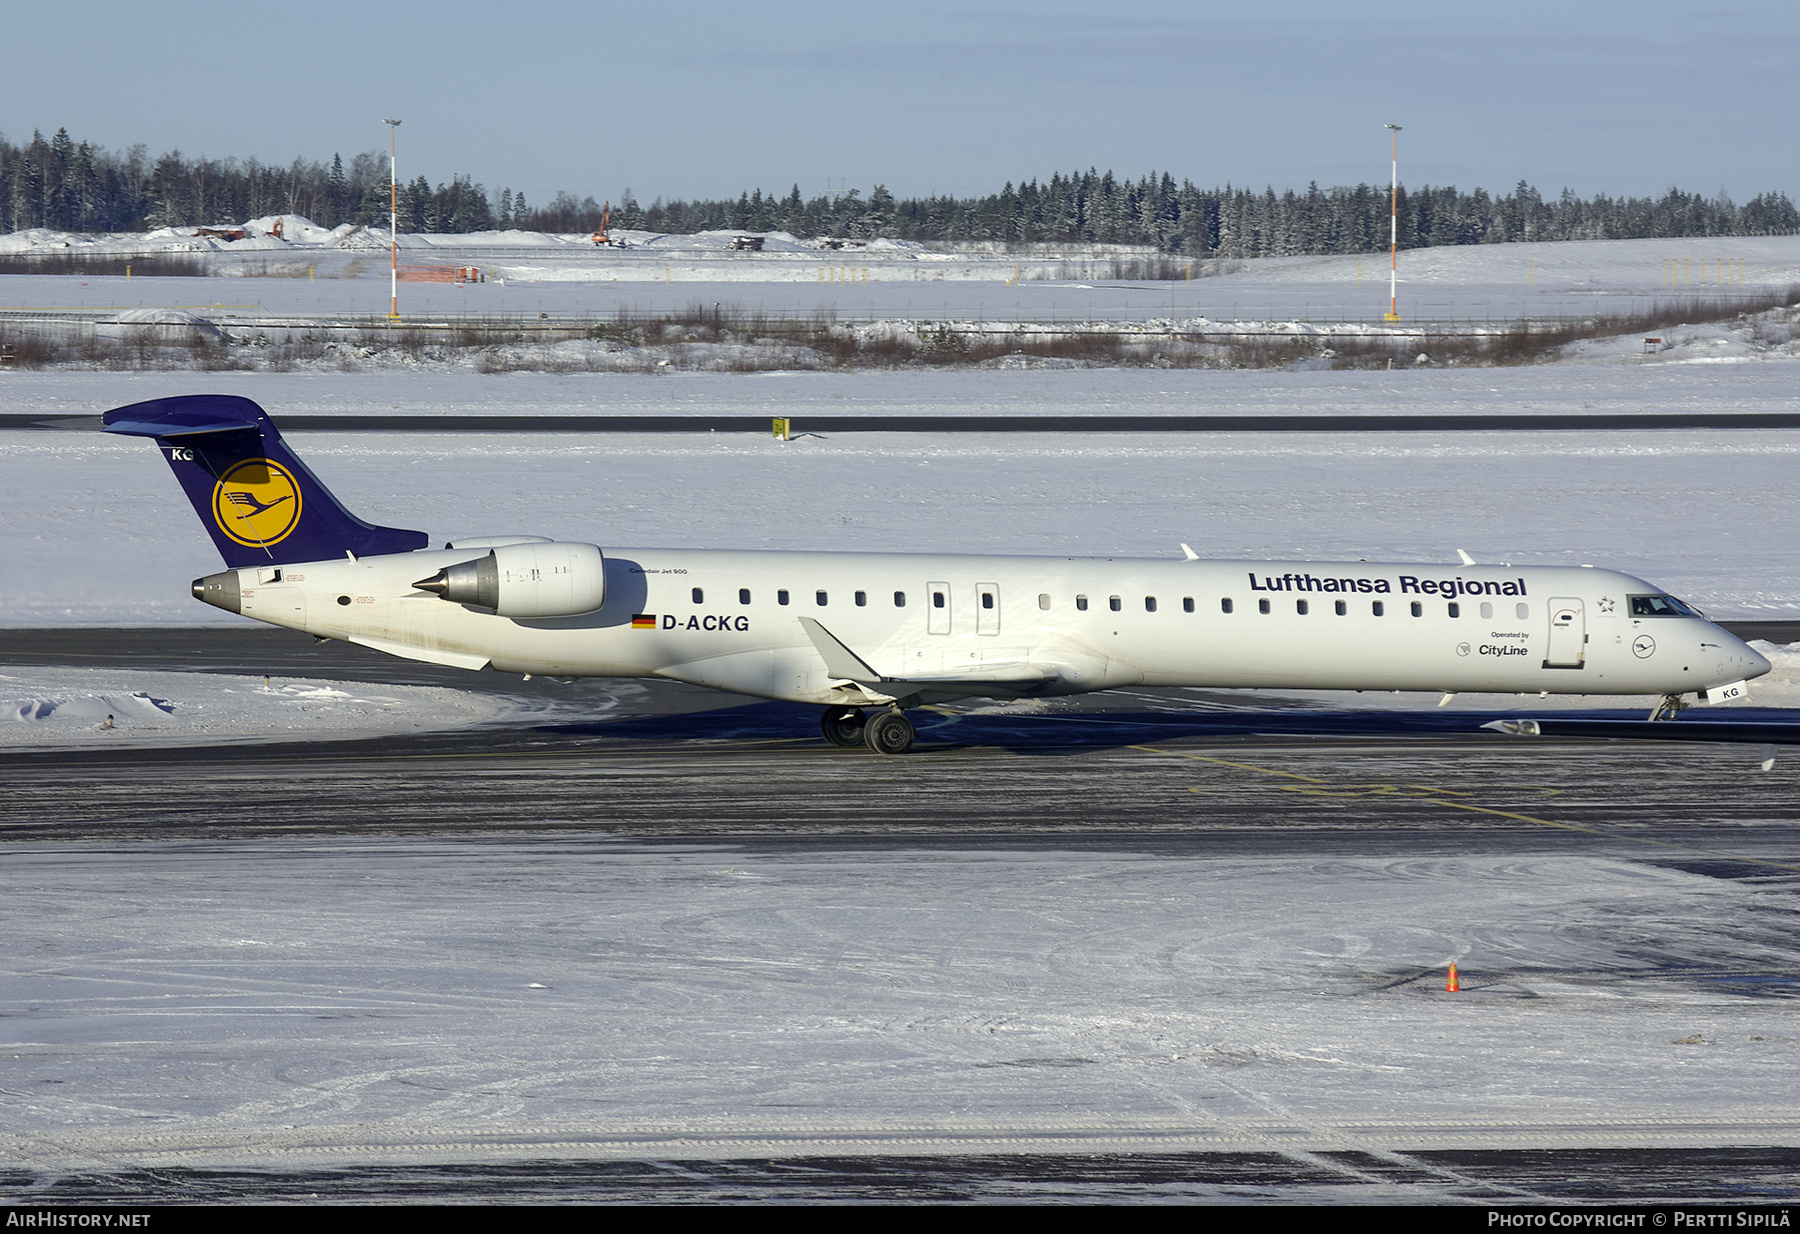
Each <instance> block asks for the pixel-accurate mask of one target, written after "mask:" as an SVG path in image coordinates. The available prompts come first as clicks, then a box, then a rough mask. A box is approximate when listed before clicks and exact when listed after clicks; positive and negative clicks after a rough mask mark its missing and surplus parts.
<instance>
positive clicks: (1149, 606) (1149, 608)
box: [1144, 596, 1156, 613]
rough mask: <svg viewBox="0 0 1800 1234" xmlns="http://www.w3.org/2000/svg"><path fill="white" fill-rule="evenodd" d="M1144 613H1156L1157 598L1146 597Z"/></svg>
mask: <svg viewBox="0 0 1800 1234" xmlns="http://www.w3.org/2000/svg"><path fill="white" fill-rule="evenodd" d="M1144 611H1145V612H1146V613H1154V612H1155V611H1156V597H1155V596H1145V597H1144Z"/></svg>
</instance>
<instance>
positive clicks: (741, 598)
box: [738, 587, 750, 604]
mask: <svg viewBox="0 0 1800 1234" xmlns="http://www.w3.org/2000/svg"><path fill="white" fill-rule="evenodd" d="M738 603H739V604H748V603H750V589H749V588H748V587H739V588H738Z"/></svg>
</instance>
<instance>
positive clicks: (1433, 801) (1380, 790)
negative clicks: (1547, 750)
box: [1131, 745, 1800, 874]
mask: <svg viewBox="0 0 1800 1234" xmlns="http://www.w3.org/2000/svg"><path fill="white" fill-rule="evenodd" d="M1131 748H1132V749H1133V750H1142V751H1144V752H1145V753H1146V754H1163V755H1167V756H1169V757H1171V758H1187V759H1192V760H1194V761H1195V762H1197V763H1214V764H1217V765H1218V766H1221V767H1232V768H1236V769H1237V770H1239V771H1253V772H1256V773H1257V774H1258V775H1265V776H1280V777H1283V778H1285V779H1289V780H1304V781H1306V782H1307V784H1309V785H1314V784H1316V785H1325V786H1328V787H1325V788H1306V787H1299V786H1295V785H1287V784H1284V785H1281V786H1280V787H1281V788H1282V789H1284V790H1286V791H1288V792H1298V793H1305V794H1306V795H1308V796H1317V797H1375V796H1395V797H1403V798H1404V799H1406V800H1408V801H1419V802H1423V803H1424V804H1426V805H1433V806H1448V807H1449V808H1450V809H1452V810H1468V811H1471V812H1472V813H1475V814H1494V815H1498V816H1499V817H1501V818H1510V819H1516V820H1517V821H1519V822H1521V823H1534V824H1536V825H1537V826H1539V827H1554V828H1556V829H1557V830H1559V831H1579V832H1582V833H1584V834H1586V835H1591V836H1600V837H1602V838H1604V839H1608V840H1628V841H1630V842H1631V843H1633V844H1646V845H1649V846H1651V847H1652V848H1667V849H1674V850H1675V851H1677V852H1689V853H1701V854H1704V855H1706V856H1708V857H1720V858H1723V859H1725V860H1728V861H1742V862H1746V863H1748V864H1750V865H1759V866H1769V867H1771V868H1773V869H1776V870H1790V871H1793V872H1794V873H1796V874H1800V865H1788V864H1786V863H1784V862H1780V861H1770V860H1768V859H1767V858H1765V857H1745V856H1742V855H1740V854H1737V853H1726V852H1720V851H1719V850H1717V849H1710V848H1700V847H1698V846H1696V845H1693V844H1681V843H1678V842H1676V841H1674V840H1653V839H1651V838H1650V837H1648V836H1633V835H1622V834H1620V833H1619V832H1616V831H1608V830H1606V829H1604V828H1601V827H1586V826H1583V825H1582V824H1580V823H1559V822H1557V821H1556V820H1555V819H1551V818H1538V817H1537V816H1536V815H1534V814H1520V813H1518V812H1517V811H1514V810H1496V809H1494V808H1493V807H1491V806H1478V805H1475V804H1474V803H1472V802H1467V801H1451V800H1449V798H1450V797H1452V796H1457V797H1467V796H1470V795H1471V794H1469V793H1465V792H1462V791H1460V790H1458V789H1447V788H1432V787H1431V786H1429V785H1424V784H1351V785H1341V786H1336V787H1329V786H1331V783H1332V782H1331V781H1330V780H1326V779H1322V778H1320V777H1319V776H1308V775H1301V774H1300V773H1299V772H1297V771H1282V770H1280V769H1279V768H1276V767H1259V766H1257V765H1256V764H1255V763H1239V762H1234V761H1232V760H1231V759H1228V758H1213V757H1211V756H1209V755H1205V754H1190V753H1188V752H1187V751H1185V750H1164V749H1162V748H1160V747H1158V746H1141V745H1134V746H1132V747H1131ZM1188 791H1189V792H1190V793H1197V792H1201V791H1204V790H1202V789H1199V788H1190V789H1188ZM1537 791H1539V792H1543V793H1546V794H1555V793H1558V792H1560V790H1558V789H1539V790H1537Z"/></svg>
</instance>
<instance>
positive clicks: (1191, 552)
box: [1181, 544, 1200, 561]
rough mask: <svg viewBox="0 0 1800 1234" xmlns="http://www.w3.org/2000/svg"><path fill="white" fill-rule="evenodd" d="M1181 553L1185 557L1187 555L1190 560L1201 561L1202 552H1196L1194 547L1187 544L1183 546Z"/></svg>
mask: <svg viewBox="0 0 1800 1234" xmlns="http://www.w3.org/2000/svg"><path fill="white" fill-rule="evenodd" d="M1181 555H1182V556H1183V557H1186V558H1187V559H1188V560H1189V561H1199V560H1200V554H1199V553H1196V552H1195V551H1194V550H1193V549H1191V548H1189V547H1188V546H1187V545H1185V544H1184V545H1182V546H1181Z"/></svg>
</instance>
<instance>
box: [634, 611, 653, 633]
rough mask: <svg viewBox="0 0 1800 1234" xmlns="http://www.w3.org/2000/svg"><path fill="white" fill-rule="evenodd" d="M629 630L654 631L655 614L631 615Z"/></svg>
mask: <svg viewBox="0 0 1800 1234" xmlns="http://www.w3.org/2000/svg"><path fill="white" fill-rule="evenodd" d="M631 628H632V629H633V630H654V629H656V614H655V613H633V614H632V615H631Z"/></svg>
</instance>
